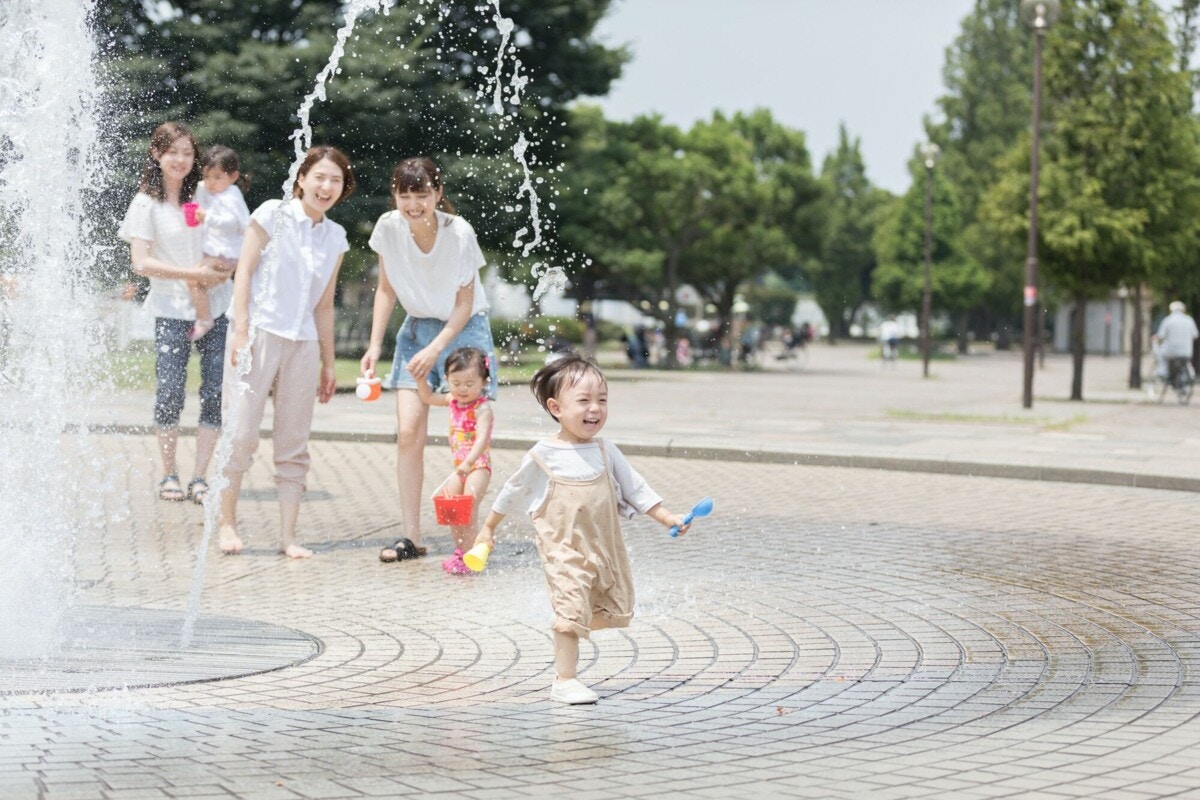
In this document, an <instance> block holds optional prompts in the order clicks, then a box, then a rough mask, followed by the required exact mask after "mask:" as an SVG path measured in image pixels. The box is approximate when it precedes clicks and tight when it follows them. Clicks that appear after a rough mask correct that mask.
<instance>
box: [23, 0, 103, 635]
mask: <svg viewBox="0 0 1200 800" xmlns="http://www.w3.org/2000/svg"><path fill="white" fill-rule="evenodd" d="M93 5H94V4H93V3H91V2H88V1H87V0H5V2H4V3H3V4H0V296H2V297H0V375H3V380H0V442H2V443H0V553H3V559H2V560H0V656H4V657H12V658H28V657H45V656H47V655H49V654H50V653H51V651H52V650H53V649H54V646H55V645H56V644H57V641H58V630H59V622H60V620H61V618H62V614H63V612H64V610H65V609H66V607H67V605H68V601H69V599H70V593H71V577H72V575H71V571H70V554H71V552H72V545H73V543H74V541H75V538H76V536H77V535H78V534H79V533H80V531H81V530H82V529H83V528H84V527H85V526H87V525H88V524H90V520H91V519H94V518H95V517H97V516H98V514H93V513H92V510H93V508H92V506H90V505H89V504H94V508H95V509H99V508H100V507H101V506H100V500H99V497H98V494H99V491H98V490H99V488H100V487H101V485H102V484H103V483H104V481H102V480H98V479H97V476H98V475H99V474H100V469H99V467H100V463H99V462H100V456H98V455H97V454H96V452H94V449H93V447H92V446H91V443H90V441H89V439H88V436H87V430H88V419H87V417H86V414H87V413H88V409H90V408H93V407H95V405H96V403H95V402H94V398H95V397H96V396H97V395H98V391H99V390H98V389H97V385H96V382H95V381H94V379H93V376H92V375H90V374H89V371H90V370H91V369H93V368H94V365H96V364H98V363H100V361H101V360H102V358H103V354H104V341H103V335H102V332H103V328H102V325H101V321H100V319H99V307H98V303H97V297H96V295H95V290H94V288H93V287H92V285H91V280H92V275H93V273H94V269H95V262H96V256H95V254H96V252H97V250H96V248H95V247H94V245H93V242H92V222H91V219H90V209H89V208H88V207H87V205H86V203H87V200H88V198H89V197H94V193H95V192H96V191H97V190H98V189H99V188H102V179H101V173H100V169H99V158H98V152H99V150H98V148H97V143H98V142H100V141H101V135H100V130H99V126H98V125H97V113H96V112H97V109H96V104H97V102H98V100H97V97H98V95H97V92H96V89H95V87H96V85H97V78H96V72H95V56H96V48H95V44H94V43H93V39H92V35H91V31H90V18H89V15H90V13H91V10H92V7H93ZM68 430H69V431H77V433H76V434H75V435H74V438H73V441H72V440H67V441H64V439H63V432H64V431H68ZM92 468H95V469H92Z"/></svg>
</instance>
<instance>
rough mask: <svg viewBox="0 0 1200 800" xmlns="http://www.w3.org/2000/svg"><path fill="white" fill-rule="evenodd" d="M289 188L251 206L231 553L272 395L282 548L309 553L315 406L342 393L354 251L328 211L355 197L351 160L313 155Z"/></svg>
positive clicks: (226, 505) (226, 528)
mask: <svg viewBox="0 0 1200 800" xmlns="http://www.w3.org/2000/svg"><path fill="white" fill-rule="evenodd" d="M292 192H293V197H292V199H291V200H288V201H286V202H285V201H282V200H268V201H267V202H265V203H263V204H262V205H261V206H259V207H258V208H256V209H255V210H254V213H253V214H252V215H251V217H250V219H251V221H250V227H249V228H248V229H247V231H246V240H245V243H244V244H243V245H242V257H241V258H240V259H239V260H238V265H237V276H236V278H235V281H236V291H235V296H234V324H233V336H232V337H231V340H230V364H231V365H232V366H235V367H236V366H237V365H238V360H239V359H240V358H241V357H242V351H243V350H244V349H246V347H247V344H249V351H248V352H249V357H250V365H249V370H250V371H249V372H248V373H247V374H246V376H245V380H244V382H243V381H239V382H238V383H237V384H235V383H234V382H233V381H230V383H229V385H228V386H227V389H228V397H229V403H230V405H231V406H232V407H234V408H235V409H236V414H235V418H236V425H237V428H236V430H235V431H234V432H233V452H232V453H231V454H230V456H229V463H228V464H227V465H226V467H225V475H226V477H227V478H228V479H229V486H228V487H226V488H225V490H224V491H223V492H222V493H221V520H220V526H219V528H218V530H217V536H218V545H219V546H220V548H221V551H222V552H224V553H227V554H235V553H240V552H241V551H242V546H243V544H242V539H241V536H240V535H239V533H238V527H237V504H238V495H239V494H240V492H241V488H242V478H243V476H244V475H245V474H246V470H247V469H249V468H250V464H251V461H252V460H253V458H254V452H255V451H256V450H257V449H258V441H259V433H258V430H259V425H260V424H261V423H262V418H263V412H264V410H265V409H266V405H267V398H268V396H269V397H271V398H273V400H274V409H275V415H274V433H273V438H272V440H271V445H272V449H273V451H274V453H273V455H274V460H275V486H276V493H277V495H278V497H279V522H280V526H279V527H280V531H279V533H280V548H279V549H280V551H281V552H282V553H284V555H286V556H288V557H289V558H308V557H309V556H311V555H312V551H311V550H309V549H308V548H307V547H303V546H301V545H300V544H299V542H298V541H297V539H296V520H297V518H298V517H299V515H300V500H301V498H302V497H303V496H304V491H305V489H306V488H307V483H306V479H307V476H308V467H309V463H310V458H309V455H308V437H309V433H310V431H311V430H312V418H313V406H314V401H319V402H321V403H328V402H329V400H330V398H332V397H333V392H334V389H336V388H337V377H336V375H335V374H334V358H333V294H334V291H335V286H336V284H337V273H338V270H339V269H341V266H342V257H343V256H344V255H345V253H346V251H347V250H349V249H350V245H349V243H348V242H347V240H346V230H345V228H343V227H342V226H341V225H339V224H337V223H336V222H334V221H333V220H331V219H329V217H327V216H326V212H328V211H329V210H330V209H332V208H333V207H334V206H335V205H337V204H338V202H340V201H341V200H344V199H346V198H347V197H349V196H350V195H351V193H353V192H354V172H353V171H352V170H351V169H350V161H349V160H348V159H347V158H346V156H345V154H343V153H342V152H341V151H340V150H338V149H337V148H334V147H327V146H320V147H313V148H311V149H309V151H308V153H307V154H306V155H305V156H304V160H303V161H302V162H301V164H300V170H299V172H298V173H297V175H296V183H295V187H294V188H293V190H292ZM251 328H253V332H252V331H251ZM239 384H240V385H239Z"/></svg>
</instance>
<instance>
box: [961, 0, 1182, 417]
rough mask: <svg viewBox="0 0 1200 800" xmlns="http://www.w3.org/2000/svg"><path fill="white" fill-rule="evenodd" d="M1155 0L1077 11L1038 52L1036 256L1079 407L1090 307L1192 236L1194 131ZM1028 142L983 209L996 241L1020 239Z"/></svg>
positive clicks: (1095, 0) (1117, 1)
mask: <svg viewBox="0 0 1200 800" xmlns="http://www.w3.org/2000/svg"><path fill="white" fill-rule="evenodd" d="M1174 56H1175V53H1174V50H1173V48H1172V45H1171V41H1170V39H1169V37H1168V35H1167V30H1166V26H1165V24H1164V22H1163V19H1162V16H1161V14H1160V13H1159V10H1158V8H1157V7H1156V6H1155V4H1154V2H1153V0H1075V2H1074V3H1071V4H1067V5H1066V6H1065V7H1064V13H1063V17H1062V19H1061V20H1060V21H1059V22H1058V24H1057V25H1056V26H1055V27H1054V28H1053V29H1051V31H1050V33H1049V34H1048V36H1047V42H1046V112H1047V113H1046V116H1047V118H1048V121H1049V122H1050V125H1049V126H1048V130H1047V135H1046V137H1045V139H1044V155H1043V163H1042V172H1041V184H1040V190H1039V200H1038V202H1039V218H1040V219H1039V226H1038V236H1039V241H1038V248H1039V256H1040V262H1041V265H1042V268H1043V276H1044V279H1045V282H1046V283H1047V284H1049V285H1051V286H1053V287H1055V288H1056V289H1058V290H1059V291H1061V292H1062V293H1063V294H1065V295H1066V296H1068V297H1071V298H1072V299H1073V300H1074V303H1075V319H1074V325H1073V328H1072V337H1071V339H1072V356H1073V359H1072V360H1073V369H1072V378H1071V399H1072V400H1082V399H1083V367H1084V358H1085V340H1084V323H1085V319H1086V309H1087V303H1088V300H1089V299H1091V298H1094V297H1098V296H1104V295H1106V294H1107V293H1108V292H1111V291H1112V290H1114V289H1116V288H1117V287H1118V286H1119V285H1120V284H1122V283H1130V284H1132V283H1135V282H1140V281H1141V280H1143V279H1144V277H1146V276H1155V275H1157V274H1160V273H1161V271H1162V269H1163V267H1164V264H1165V263H1166V261H1167V257H1168V256H1169V255H1170V250H1171V249H1172V248H1171V247H1170V243H1171V242H1172V241H1176V240H1177V238H1176V237H1178V236H1179V235H1180V233H1181V232H1182V231H1184V230H1185V229H1187V228H1188V227H1189V225H1191V223H1192V220H1193V219H1194V214H1195V209H1194V208H1193V201H1192V198H1194V197H1195V196H1196V184H1195V178H1194V175H1195V174H1196V173H1197V168H1198V166H1200V164H1198V163H1197V150H1196V143H1195V128H1194V125H1193V123H1192V121H1191V120H1190V118H1188V117H1187V116H1186V115H1181V114H1180V109H1181V108H1185V107H1186V102H1187V93H1188V91H1189V87H1188V78H1187V76H1186V75H1185V74H1183V73H1181V72H1180V71H1179V70H1178V69H1177V68H1176V65H1175V61H1174ZM1028 151H1029V143H1028V139H1027V138H1026V139H1025V140H1024V141H1023V142H1019V143H1018V144H1017V145H1016V147H1015V149H1014V151H1012V152H1011V153H1010V156H1009V157H1008V158H1007V159H1006V162H1005V164H1006V169H1005V170H1004V174H1003V175H1002V177H1001V179H1000V180H999V181H998V183H997V184H996V185H995V186H994V187H993V190H992V191H991V192H990V193H989V196H988V198H987V200H986V202H985V206H986V208H985V215H986V216H987V217H988V219H989V224H991V225H992V226H993V228H994V229H995V230H997V231H1004V232H1007V233H1008V234H1009V235H1013V236H1015V237H1017V238H1019V239H1023V238H1024V237H1025V236H1026V235H1027V230H1028V218H1027V212H1028V208H1027V203H1028V191H1029V183H1028V164H1029V162H1028Z"/></svg>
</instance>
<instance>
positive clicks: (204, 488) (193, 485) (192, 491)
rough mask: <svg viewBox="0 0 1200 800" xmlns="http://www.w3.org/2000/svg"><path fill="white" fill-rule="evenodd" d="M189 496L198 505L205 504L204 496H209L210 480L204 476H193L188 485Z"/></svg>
mask: <svg viewBox="0 0 1200 800" xmlns="http://www.w3.org/2000/svg"><path fill="white" fill-rule="evenodd" d="M187 497H188V500H191V501H192V502H193V503H195V504H196V505H198V506H201V505H204V498H206V497H208V481H206V480H204V478H192V480H191V482H190V483H188V485H187Z"/></svg>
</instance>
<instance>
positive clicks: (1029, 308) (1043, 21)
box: [1020, 0, 1059, 408]
mask: <svg viewBox="0 0 1200 800" xmlns="http://www.w3.org/2000/svg"><path fill="white" fill-rule="evenodd" d="M1058 12H1059V0H1021V6H1020V14H1021V19H1022V20H1023V21H1024V22H1025V24H1026V25H1028V26H1029V27H1030V28H1032V29H1033V42H1034V45H1033V130H1032V134H1033V143H1032V145H1031V150H1030V158H1029V240H1028V246H1027V248H1026V253H1025V331H1024V333H1025V383H1024V390H1023V392H1022V394H1021V404H1022V405H1023V406H1024V407H1025V408H1033V356H1034V349H1035V347H1036V345H1037V340H1038V336H1039V335H1040V331H1039V332H1037V333H1035V330H1034V329H1035V327H1038V328H1040V322H1041V320H1040V318H1039V314H1038V259H1037V235H1038V218H1037V210H1038V207H1037V206H1038V198H1037V193H1038V153H1039V151H1040V149H1041V127H1042V45H1043V44H1044V42H1045V39H1046V29H1047V28H1049V27H1050V26H1051V25H1053V24H1054V21H1055V20H1056V19H1058Z"/></svg>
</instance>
